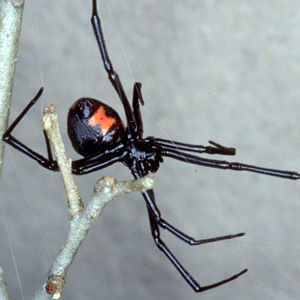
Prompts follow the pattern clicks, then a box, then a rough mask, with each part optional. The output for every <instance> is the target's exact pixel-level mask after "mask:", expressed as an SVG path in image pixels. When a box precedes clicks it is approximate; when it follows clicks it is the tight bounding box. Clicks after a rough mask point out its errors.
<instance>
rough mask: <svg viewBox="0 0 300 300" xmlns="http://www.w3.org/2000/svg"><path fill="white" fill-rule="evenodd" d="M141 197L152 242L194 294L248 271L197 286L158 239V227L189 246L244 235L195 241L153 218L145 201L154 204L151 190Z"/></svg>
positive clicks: (162, 221)
mask: <svg viewBox="0 0 300 300" xmlns="http://www.w3.org/2000/svg"><path fill="white" fill-rule="evenodd" d="M143 197H144V199H145V200H146V203H147V210H148V215H149V221H150V228H151V234H152V237H153V240H154V242H155V244H156V246H157V247H158V248H159V249H160V250H161V251H162V252H163V253H164V254H165V255H166V256H167V258H168V259H169V260H170V261H171V262H172V264H173V265H174V266H175V268H176V269H177V270H178V272H179V273H180V274H181V275H182V277H183V278H184V279H185V280H186V282H187V283H188V284H189V285H190V286H191V287H192V288H193V290H194V291H195V292H196V293H198V292H203V291H205V290H209V289H213V288H215V287H218V286H220V285H223V284H225V283H227V282H230V281H232V280H234V279H236V278H238V277H239V276H241V275H242V274H244V273H246V272H247V271H248V270H247V269H244V270H243V271H241V272H240V273H238V274H235V275H233V276H231V277H229V278H227V279H225V280H222V281H219V282H216V283H214V284H211V285H207V286H203V287H201V286H200V285H199V283H198V282H197V281H196V280H195V279H194V278H193V277H192V276H191V275H190V273H189V272H188V271H187V270H186V269H185V268H184V267H183V266H182V265H181V264H180V262H179V261H178V260H177V259H176V257H175V256H174V255H173V253H172V252H171V251H170V250H169V248H168V247H167V246H166V244H165V243H164V242H163V241H162V239H161V238H160V230H159V226H162V227H163V228H164V229H167V230H169V231H170V232H171V233H173V234H174V235H175V236H177V237H178V238H180V239H181V240H183V241H185V242H187V243H188V244H190V245H199V244H203V243H210V242H215V241H220V240H224V239H231V238H235V237H238V236H242V235H244V233H239V234H236V235H230V236H223V237H217V238H212V239H206V240H199V241H196V240H194V239H193V238H191V237H189V236H187V235H186V234H184V233H182V232H181V231H179V230H178V229H176V228H175V227H173V226H172V225H170V224H169V223H167V222H166V221H164V220H163V219H161V218H159V220H157V219H156V218H155V217H154V214H153V211H152V209H151V207H150V205H149V204H148V201H147V200H148V199H149V198H150V199H151V202H152V203H154V204H155V198H154V192H153V190H148V191H146V192H144V193H143ZM155 215H156V216H159V215H160V214H159V211H157V212H156V214H155Z"/></svg>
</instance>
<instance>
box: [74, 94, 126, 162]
mask: <svg viewBox="0 0 300 300" xmlns="http://www.w3.org/2000/svg"><path fill="white" fill-rule="evenodd" d="M68 135H69V138H70V140H71V142H72V146H73V148H74V149H75V151H76V152H77V153H79V154H80V155H82V156H84V157H87V156H89V155H92V154H95V153H97V152H99V151H101V150H103V149H105V148H107V147H108V146H111V145H114V144H116V143H118V142H119V141H120V140H122V139H123V138H124V135H125V129H124V125H123V122H122V120H121V118H120V116H119V115H118V113H117V112H116V111H115V110H114V109H113V108H111V107H110V106H108V105H106V104H105V103H103V102H101V101H99V100H96V99H92V98H81V99H79V100H77V101H76V102H75V103H74V104H73V105H72V107H71V108H70V110H69V114H68Z"/></svg>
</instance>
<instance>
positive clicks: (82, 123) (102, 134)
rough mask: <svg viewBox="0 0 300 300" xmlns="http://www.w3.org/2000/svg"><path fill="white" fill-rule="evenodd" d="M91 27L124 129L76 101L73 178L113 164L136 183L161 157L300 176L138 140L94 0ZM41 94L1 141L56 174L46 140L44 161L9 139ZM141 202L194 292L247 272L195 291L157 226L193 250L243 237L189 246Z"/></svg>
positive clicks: (136, 115) (105, 109)
mask: <svg viewBox="0 0 300 300" xmlns="http://www.w3.org/2000/svg"><path fill="white" fill-rule="evenodd" d="M91 21H92V26H93V29H94V33H95V37H96V40H97V42H98V46H99V49H100V53H101V56H102V60H103V63H104V67H105V70H106V72H107V73H108V77H109V80H110V81H111V84H112V85H113V87H114V88H115V90H116V92H117V94H118V95H119V98H120V100H121V102H122V104H123V106H124V110H125V114H126V119H127V127H126V128H125V127H124V125H123V123H122V121H121V119H120V117H119V116H118V114H117V113H116V112H115V111H114V110H113V109H112V108H111V107H109V106H108V105H106V104H104V103H102V102H100V101H97V100H95V99H91V98H81V99H79V100H77V101H76V102H75V103H74V105H73V106H72V107H71V108H70V111H69V115H68V134H69V137H70V139H71V142H72V145H73V147H74V149H75V150H76V151H77V152H78V153H79V154H81V155H82V156H84V158H83V159H80V160H77V161H73V162H72V171H73V173H74V174H77V175H82V174H87V173H90V172H94V171H97V170H99V169H102V168H105V167H106V166H109V165H111V164H113V163H115V162H122V163H123V164H124V165H125V166H127V167H128V168H129V169H130V170H131V172H132V174H133V176H134V177H135V178H141V177H143V176H145V175H146V174H147V173H148V172H150V171H151V172H156V171H157V170H158V168H159V163H160V162H162V161H163V159H162V157H163V156H167V157H171V158H174V159H177V160H181V161H183V162H188V163H192V164H197V165H202V166H207V167H213V168H219V169H231V170H236V171H243V170H244V171H250V172H257V173H261V174H266V175H271V176H277V177H282V178H287V179H294V180H297V179H299V176H300V174H298V173H296V172H289V171H280V170H273V169H265V168H260V167H255V166H251V165H245V164H240V163H230V162H227V161H220V160H212V159H205V158H200V157H198V156H194V155H191V154H187V153H183V152H182V151H189V152H196V153H207V154H223V155H235V149H234V148H227V147H224V146H221V145H219V144H217V143H214V142H210V144H212V146H199V145H189V144H183V143H179V142H173V141H169V140H163V139H158V138H154V137H147V138H145V139H143V138H142V135H143V123H142V118H141V114H140V108H139V102H140V103H141V104H142V105H143V104H144V101H143V98H142V95H141V83H138V82H136V83H135V84H134V88H133V104H132V107H131V106H130V104H129V101H128V99H127V96H126V94H125V92H124V89H123V87H122V84H121V82H120V79H119V77H118V75H117V73H116V72H115V70H114V69H113V66H112V63H111V62H110V59H109V56H108V53H107V50H106V47H105V42H104V37H103V33H102V30H101V24H100V19H99V17H98V14H97V8H96V0H93V13H92V19H91ZM42 92H43V88H41V89H40V91H39V92H38V93H37V95H36V96H35V97H34V99H33V100H32V101H31V102H30V103H29V105H28V106H27V107H26V108H25V109H24V111H23V112H22V113H21V114H20V116H19V117H18V118H17V119H16V120H15V121H14V122H13V124H12V125H11V126H10V127H9V129H8V130H7V131H6V133H5V134H4V135H3V140H4V141H5V142H7V143H8V144H10V145H12V146H13V147H15V148H16V149H18V150H19V151H21V152H23V153H24V154H26V155H28V156H29V157H31V158H33V159H34V160H36V161H37V162H38V163H39V164H41V165H42V166H43V167H45V168H47V169H49V170H53V171H58V166H57V163H56V161H53V159H52V154H51V148H50V145H49V141H48V138H47V136H46V135H45V139H46V145H47V151H48V159H46V158H45V157H43V156H41V155H39V154H38V153H36V152H34V151H33V150H31V149H30V148H28V147H27V146H25V145H24V144H22V143H21V142H19V141H18V140H17V139H15V138H14V137H13V136H11V132H12V131H13V129H14V128H15V127H16V126H17V124H18V123H19V122H20V120H21V119H22V118H23V117H24V116H25V114H26V113H27V111H28V110H29V109H30V108H31V107H32V106H33V105H34V104H35V103H36V101H37V100H38V99H39V97H40V96H41V94H42ZM143 197H144V199H145V201H146V205H147V210H148V215H149V220H150V227H151V233H152V236H153V239H154V241H155V243H156V245H157V246H158V248H159V249H160V250H161V251H163V252H164V253H165V255H166V256H167V257H168V258H169V260H170V261H171V262H172V263H173V264H174V266H175V267H176V268H177V270H178V271H179V272H180V273H181V275H182V276H183V277H184V278H185V280H186V281H187V282H188V283H189V284H190V286H191V287H192V288H193V289H194V291H195V292H201V291H204V290H208V289H211V288H214V287H217V286H219V285H222V284H224V283H227V282H229V281H232V280H234V279H236V278H238V277H239V276H240V275H242V274H243V273H245V272H246V271H247V270H246V269H245V270H243V271H241V272H240V273H238V274H236V275H234V276H232V277H230V278H228V279H225V280H223V281H220V282H217V283H214V284H212V285H208V286H204V287H200V285H199V284H198V283H197V282H196V281H195V280H194V279H193V277H191V275H190V274H189V273H188V272H187V271H186V270H185V269H184V268H183V267H182V266H181V264H180V263H179V262H178V261H177V259H176V258H175V257H174V255H173V254H172V253H171V252H170V250H169V249H168V248H167V246H166V245H165V244H164V242H163V241H162V240H161V239H160V232H159V226H160V227H162V228H163V229H167V230H168V231H170V232H171V233H173V234H174V235H175V236H177V237H178V238H180V239H181V240H183V241H184V242H186V243H188V244H189V245H199V244H203V243H209V242H215V241H220V240H225V239H232V238H236V237H239V236H243V235H244V233H239V234H235V235H227V236H222V237H216V238H211V239H204V240H195V239H193V238H191V237H189V236H187V235H186V234H184V233H183V232H181V231H179V230H178V229H176V228H175V227H173V226H172V225H171V224H169V223H168V222H166V221H165V220H164V219H162V218H161V216H160V212H159V210H158V208H157V206H156V203H155V197H154V192H153V190H151V191H147V192H145V193H143Z"/></svg>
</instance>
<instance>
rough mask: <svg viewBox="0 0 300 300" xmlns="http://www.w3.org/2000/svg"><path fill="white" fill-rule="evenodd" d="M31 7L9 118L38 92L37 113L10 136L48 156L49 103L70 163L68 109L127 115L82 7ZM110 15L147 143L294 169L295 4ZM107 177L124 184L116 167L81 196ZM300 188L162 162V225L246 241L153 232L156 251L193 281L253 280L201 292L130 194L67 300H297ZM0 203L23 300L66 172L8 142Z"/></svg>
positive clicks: (43, 266) (117, 61)
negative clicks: (226, 151)
mask: <svg viewBox="0 0 300 300" xmlns="http://www.w3.org/2000/svg"><path fill="white" fill-rule="evenodd" d="M36 2H37V3H35V2H34V1H33V0H26V8H25V12H24V17H23V27H22V31H21V39H20V49H19V56H18V64H17V70H16V80H15V85H14V92H13V103H12V110H11V117H10V123H11V122H12V121H13V120H14V119H15V118H16V117H17V115H18V114H19V113H20V112H21V111H22V109H23V108H24V107H25V105H26V104H27V103H28V102H29V101H30V100H31V99H32V98H33V96H34V95H35V94H36V92H37V91H38V89H39V88H40V87H41V86H42V85H43V86H44V87H45V92H44V97H43V104H42V101H40V103H38V104H37V105H36V106H35V107H34V108H33V109H32V110H31V111H30V113H28V115H27V117H26V119H24V121H23V122H22V125H21V126H19V127H18V129H17V130H16V131H15V136H16V137H17V138H19V139H20V140H21V141H23V142H25V143H26V144H27V145H31V146H32V147H33V148H34V149H35V150H36V151H37V152H39V153H44V154H46V151H45V145H44V140H43V134H42V124H41V111H42V107H43V106H44V105H49V104H51V103H55V105H56V106H57V109H58V114H59V119H60V125H61V131H62V134H63V138H64V140H65V143H66V147H67V154H68V156H69V157H71V158H73V159H77V158H79V157H78V155H77V154H76V153H75V152H74V150H73V149H72V148H71V144H70V142H69V140H68V137H67V134H66V116H67V113H68V109H69V107H70V106H71V105H72V103H73V102H74V101H75V100H77V99H78V98H80V97H84V96H90V97H94V98H97V99H99V100H101V101H104V102H106V103H107V104H109V105H110V106H112V107H114V108H115V109H116V110H117V111H118V112H119V113H120V115H121V117H122V118H124V113H123V108H122V107H121V104H120V101H119V99H118V97H117V95H116V93H115V92H114V90H113V88H112V87H111V85H110V83H109V81H108V79H107V75H106V73H105V72H104V70H103V65H102V61H101V59H100V54H99V52H98V49H97V46H96V42H95V39H94V36H93V32H92V29H91V25H90V16H91V1H80V0H78V1H45V0H40V1H36ZM107 5H108V7H107ZM107 5H106V2H105V1H98V9H99V12H100V13H101V17H102V20H103V25H104V30H105V37H106V42H107V46H108V49H109V54H110V56H111V59H112V61H113V64H114V67H115V69H116V70H117V71H118V73H119V75H120V78H121V80H122V82H123V85H124V88H125V90H126V92H127V93H128V96H129V98H131V95H132V86H133V82H134V81H140V82H142V83H143V95H144V100H145V103H146V105H145V107H144V108H143V109H142V114H143V119H144V127H145V136H147V135H154V136H156V137H161V138H169V139H172V140H175V141H182V142H189V143H195V144H197V143H198V144H207V141H208V140H213V141H216V142H218V143H221V144H223V145H225V146H229V147H235V148H236V149H237V155H236V157H229V159H230V160H232V161H240V162H244V163H248V164H254V165H258V166H265V167H269V168H278V169H284V170H294V171H300V156H299V147H300V139H299V133H300V127H299V112H300V101H299V99H300V85H299V80H300V72H299V70H300V68H299V67H300V2H299V1H295V0H287V1H283V0H278V1H274V0H265V1H243V0H242V1H241V0H240V1H235V0H228V1H212V0H197V1H196V0H184V1H172V0H164V1H151V0H146V1H137V0H123V1H111V0H107ZM108 8H109V10H108ZM112 20H113V22H114V23H113V22H112ZM115 28H116V29H115ZM118 38H120V40H121V43H122V46H121V44H120V41H119V39H118ZM122 47H123V49H122ZM36 49H38V52H37V50H36ZM123 50H124V52H123ZM124 53H125V56H126V58H125V57H124ZM39 62H40V65H39ZM129 67H130V69H129ZM130 70H131V71H130ZM8 150H9V152H8ZM214 158H219V159H220V158H221V157H220V156H219V157H218V156H215V157H214ZM223 158H224V157H223ZM227 158H228V157H225V159H227ZM221 159H222V158H221ZM14 165H16V168H15V166H14ZM104 175H113V176H115V177H116V178H117V179H118V180H124V179H131V174H130V172H129V171H128V170H127V169H126V168H125V167H124V166H122V165H121V164H118V165H115V166H113V167H110V168H108V169H105V170H103V171H100V172H97V173H93V174H90V175H86V176H81V177H76V178H75V179H76V182H77V183H78V186H79V189H80V192H81V194H82V196H83V199H84V201H85V202H86V201H87V200H88V199H89V197H90V195H91V193H92V189H93V186H94V183H95V182H96V180H97V179H99V178H101V177H102V176H104ZM19 177H20V178H21V181H20V179H19ZM299 184H300V182H294V181H289V180H284V179H278V178H274V177H267V176H263V175H256V174H251V173H245V172H244V173H238V172H234V171H222V170H216V169H208V168H203V167H196V166H193V165H187V164H184V163H182V162H176V161H174V160H171V159H165V163H164V164H163V165H162V166H161V168H160V170H159V172H158V173H157V185H156V189H155V190H156V198H157V203H158V206H159V208H160V209H161V213H162V215H163V217H164V218H165V219H166V220H168V221H169V222H170V223H171V224H173V225H174V226H176V227H177V228H179V229H181V230H182V231H184V232H186V233H187V234H189V235H192V236H193V237H195V238H209V237H215V236H220V235H227V234H230V233H236V232H241V231H245V232H246V236H245V237H243V238H240V239H239V241H230V242H228V241H227V242H226V241H224V242H219V243H214V244H207V245H203V246H198V247H190V246H188V245H186V244H184V243H183V242H182V241H180V240H178V239H176V238H175V237H174V236H172V235H171V234H169V233H168V232H162V236H163V239H164V241H165V243H166V244H167V245H168V246H169V247H170V249H171V250H172V251H173V252H174V254H175V255H176V257H177V258H178V259H179V260H180V262H181V263H182V264H183V265H184V266H185V267H186V269H187V270H188V271H189V272H190V273H191V274H192V275H193V276H194V278H195V279H197V280H198V281H199V283H200V284H202V285H207V284H212V283H214V282H216V281H219V280H222V279H225V278H227V277H229V276H231V275H233V274H235V273H237V272H239V271H241V270H242V269H244V268H245V267H247V268H249V272H248V273H247V274H246V275H244V276H242V277H241V278H239V279H238V280H236V281H234V282H231V283H229V284H226V285H224V286H222V287H219V288H217V289H214V290H210V291H206V292H204V293H203V294H201V295H197V294H195V293H194V292H193V290H192V289H191V288H190V287H189V286H188V285H187V284H186V282H185V281H184V280H183V279H182V278H181V276H180V275H179V274H178V272H177V271H176V269H175V268H174V267H173V266H172V265H171V263H170V262H169V261H168V260H167V259H166V258H165V257H164V255H163V254H162V253H161V252H160V251H159V250H158V249H157V248H156V246H155V244H154V243H153V241H152V238H151V235H150V230H149V224H148V219H147V212H146V208H145V204H144V202H143V199H142V197H141V195H139V194H132V195H129V196H124V197H122V198H119V199H117V200H115V201H114V202H112V203H109V205H108V206H107V207H106V209H105V210H104V213H103V215H102V216H101V217H100V218H99V220H98V221H97V222H96V224H95V226H94V227H93V228H92V230H91V232H90V233H89V235H88V237H87V239H86V241H85V242H84V244H83V245H82V247H81V248H80V250H79V252H78V254H77V257H76V260H75V262H74V263H73V265H72V266H71V268H70V270H69V273H68V276H67V283H66V286H65V288H64V290H63V297H62V299H122V300H124V299H131V300H133V299H145V300H146V299H157V300H162V299H164V300H165V299H174V300H175V299H176V300H177V299H179V300H180V299H201V300H204V299H224V300H227V299H296V298H297V296H299V294H300V287H299V285H300V266H299V262H298V261H299V255H300V239H299V233H300V230H299V228H300V220H299V214H300V203H299V192H300V187H299ZM1 200H2V202H3V208H4V212H5V216H6V219H7V223H8V229H9V232H10V237H11V239H12V246H13V250H14V255H15V260H16V264H17V268H18V272H19V275H20V282H21V284H22V289H23V294H24V298H25V299H30V298H31V297H32V296H33V294H34V293H35V291H36V290H37V288H38V287H39V286H40V285H41V283H42V281H43V279H44V276H45V274H46V272H47V270H48V269H49V265H50V257H51V258H54V257H55V255H56V253H57V252H58V250H59V248H60V246H61V244H62V242H63V240H64V237H65V235H66V232H67V229H68V214H67V205H66V196H65V194H64V188H63V185H62V183H61V178H60V175H59V174H58V173H51V172H50V171H47V170H44V169H42V168H41V167H40V166H39V165H38V164H37V163H35V162H34V161H32V160H30V159H29V158H27V157H25V156H24V155H23V154H21V153H19V152H17V151H15V150H13V149H12V148H11V147H10V148H9V149H8V147H7V149H6V161H5V165H4V170H3V175H2V182H1ZM0 215H1V217H0V228H1V230H0V238H1V247H0V262H1V263H2V264H3V266H4V271H5V278H6V281H7V282H8V290H9V292H10V294H11V296H12V299H21V293H20V289H19V286H18V280H17V276H16V272H15V269H14V263H13V259H12V254H11V250H10V247H9V242H8V237H7V232H6V227H5V224H4V218H3V210H1V211H0ZM37 224H38V226H37ZM40 233H42V236H43V238H44V241H45V244H46V247H47V250H46V247H45V244H44V242H43V239H42V238H41V234H40ZM47 251H48V252H49V255H50V257H49V255H48V253H47Z"/></svg>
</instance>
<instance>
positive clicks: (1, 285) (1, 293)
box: [0, 264, 10, 300]
mask: <svg viewBox="0 0 300 300" xmlns="http://www.w3.org/2000/svg"><path fill="white" fill-rule="evenodd" d="M0 299H1V300H10V297H9V296H8V294H7V291H6V282H5V281H4V277H3V269H2V266H1V264H0Z"/></svg>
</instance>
